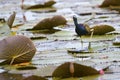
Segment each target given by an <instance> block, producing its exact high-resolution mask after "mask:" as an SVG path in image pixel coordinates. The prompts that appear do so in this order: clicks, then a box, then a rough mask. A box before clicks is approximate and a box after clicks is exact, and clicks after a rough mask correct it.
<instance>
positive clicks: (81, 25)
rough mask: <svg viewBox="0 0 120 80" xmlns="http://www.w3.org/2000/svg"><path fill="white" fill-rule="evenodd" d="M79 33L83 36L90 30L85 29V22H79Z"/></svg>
mask: <svg viewBox="0 0 120 80" xmlns="http://www.w3.org/2000/svg"><path fill="white" fill-rule="evenodd" d="M75 32H76V33H77V35H79V36H82V35H86V34H88V31H87V30H86V29H85V27H84V25H83V24H78V25H77V26H76V28H75Z"/></svg>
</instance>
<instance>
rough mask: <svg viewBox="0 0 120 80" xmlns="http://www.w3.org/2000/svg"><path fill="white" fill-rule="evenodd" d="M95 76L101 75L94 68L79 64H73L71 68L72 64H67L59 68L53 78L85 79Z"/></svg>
mask: <svg viewBox="0 0 120 80" xmlns="http://www.w3.org/2000/svg"><path fill="white" fill-rule="evenodd" d="M70 68H71V69H72V70H71V69H70ZM71 73H72V75H71ZM94 74H99V71H97V70H96V69H94V68H92V67H89V66H85V65H81V64H77V63H73V65H72V66H71V62H66V63H64V64H62V65H60V66H58V67H57V68H56V69H55V70H54V72H53V73H52V76H53V77H59V78H69V77H83V76H88V75H94Z"/></svg>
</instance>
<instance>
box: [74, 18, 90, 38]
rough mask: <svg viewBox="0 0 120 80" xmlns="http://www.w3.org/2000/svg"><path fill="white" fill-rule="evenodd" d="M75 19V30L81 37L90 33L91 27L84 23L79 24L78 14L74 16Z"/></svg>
mask: <svg viewBox="0 0 120 80" xmlns="http://www.w3.org/2000/svg"><path fill="white" fill-rule="evenodd" d="M73 21H74V25H75V32H76V33H77V35H79V36H80V37H81V36H82V35H86V34H88V33H89V31H88V29H89V27H88V26H85V25H84V24H79V23H78V21H77V17H76V16H73Z"/></svg>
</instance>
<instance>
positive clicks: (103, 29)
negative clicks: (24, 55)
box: [92, 25, 115, 35]
mask: <svg viewBox="0 0 120 80" xmlns="http://www.w3.org/2000/svg"><path fill="white" fill-rule="evenodd" d="M92 29H94V33H93V34H94V35H103V34H106V33H108V32H111V31H115V29H114V27H112V26H110V25H96V26H94V27H92Z"/></svg>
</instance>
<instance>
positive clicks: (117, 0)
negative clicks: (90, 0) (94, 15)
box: [100, 0, 120, 7]
mask: <svg viewBox="0 0 120 80" xmlns="http://www.w3.org/2000/svg"><path fill="white" fill-rule="evenodd" d="M111 5H113V6H118V5H120V0H104V2H103V3H102V4H101V5H100V7H109V6H111Z"/></svg>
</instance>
